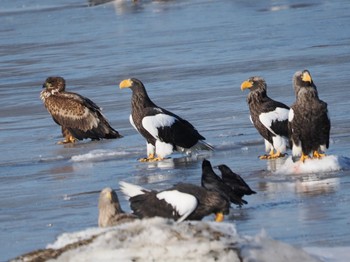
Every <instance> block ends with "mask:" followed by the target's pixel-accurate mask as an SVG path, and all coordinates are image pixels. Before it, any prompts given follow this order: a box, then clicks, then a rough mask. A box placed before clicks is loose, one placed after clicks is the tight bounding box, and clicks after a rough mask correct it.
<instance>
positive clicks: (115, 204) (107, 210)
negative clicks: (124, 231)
mask: <svg viewBox="0 0 350 262" xmlns="http://www.w3.org/2000/svg"><path fill="white" fill-rule="evenodd" d="M98 210H99V213H98V226H99V227H110V226H115V225H118V224H121V223H125V222H129V221H133V220H135V219H137V217H136V216H135V215H132V214H128V213H125V212H124V211H123V210H122V208H121V207H120V204H119V199H118V196H117V193H116V192H115V191H114V190H113V189H112V188H110V187H106V188H104V189H103V190H102V191H101V193H100V197H99V200H98Z"/></svg>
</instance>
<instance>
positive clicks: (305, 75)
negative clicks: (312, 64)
mask: <svg viewBox="0 0 350 262" xmlns="http://www.w3.org/2000/svg"><path fill="white" fill-rule="evenodd" d="M301 79H302V80H303V81H304V82H310V83H311V82H312V78H311V75H310V73H309V72H307V71H306V72H303V75H302V76H301Z"/></svg>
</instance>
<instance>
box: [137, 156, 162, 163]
mask: <svg viewBox="0 0 350 262" xmlns="http://www.w3.org/2000/svg"><path fill="white" fill-rule="evenodd" d="M163 159H164V158H162V157H154V156H149V157H145V158H140V159H139V161H140V162H157V161H162V160H163Z"/></svg>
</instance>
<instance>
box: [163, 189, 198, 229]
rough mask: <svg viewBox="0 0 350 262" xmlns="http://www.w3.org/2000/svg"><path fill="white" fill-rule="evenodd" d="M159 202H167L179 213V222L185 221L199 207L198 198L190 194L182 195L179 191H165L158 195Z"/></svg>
mask: <svg viewBox="0 0 350 262" xmlns="http://www.w3.org/2000/svg"><path fill="white" fill-rule="evenodd" d="M157 198H158V199H159V200H163V199H164V200H165V201H166V202H168V203H169V204H170V205H172V206H173V208H174V209H175V210H176V211H177V212H178V213H179V215H180V216H181V217H180V218H179V219H178V220H177V222H181V221H183V220H185V219H186V218H187V217H188V216H189V215H190V214H191V213H192V212H193V211H194V210H195V209H196V208H197V205H198V201H197V198H195V197H194V196H192V195H190V194H186V193H182V192H180V191H177V190H170V191H163V192H160V193H158V194H157Z"/></svg>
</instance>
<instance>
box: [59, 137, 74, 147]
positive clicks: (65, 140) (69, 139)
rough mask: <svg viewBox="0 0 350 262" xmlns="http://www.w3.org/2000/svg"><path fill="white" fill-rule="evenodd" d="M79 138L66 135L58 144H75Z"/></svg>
mask: <svg viewBox="0 0 350 262" xmlns="http://www.w3.org/2000/svg"><path fill="white" fill-rule="evenodd" d="M76 141H77V140H76V139H75V138H74V137H72V136H69V137H66V138H65V139H64V140H62V141H58V142H57V144H58V145H64V144H74V143H75V142H76Z"/></svg>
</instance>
